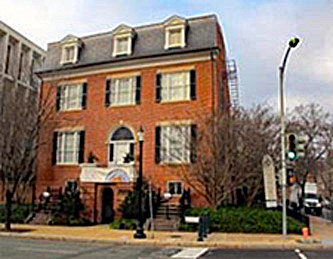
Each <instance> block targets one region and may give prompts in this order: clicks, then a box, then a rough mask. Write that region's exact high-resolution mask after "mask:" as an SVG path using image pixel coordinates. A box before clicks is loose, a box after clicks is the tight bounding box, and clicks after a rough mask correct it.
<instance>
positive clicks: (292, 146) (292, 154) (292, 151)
mask: <svg viewBox="0 0 333 259" xmlns="http://www.w3.org/2000/svg"><path fill="white" fill-rule="evenodd" d="M287 136H288V138H287V141H288V150H287V156H288V159H289V161H294V160H296V159H297V136H296V134H294V133H290V134H288V135H287Z"/></svg>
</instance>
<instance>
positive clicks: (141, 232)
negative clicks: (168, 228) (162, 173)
mask: <svg viewBox="0 0 333 259" xmlns="http://www.w3.org/2000/svg"><path fill="white" fill-rule="evenodd" d="M138 139H139V177H138V179H137V186H136V188H137V191H138V196H139V197H138V199H139V204H138V206H139V224H138V227H137V229H136V233H135V234H134V238H140V239H143V238H146V235H145V233H144V229H143V223H144V222H143V221H144V219H143V215H142V155H143V153H142V149H143V129H142V127H141V128H140V130H139V133H138Z"/></svg>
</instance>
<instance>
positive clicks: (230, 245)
mask: <svg viewBox="0 0 333 259" xmlns="http://www.w3.org/2000/svg"><path fill="white" fill-rule="evenodd" d="M0 237H11V238H20V239H31V240H49V241H60V242H80V243H91V244H101V245H107V244H111V245H116V246H126V245H133V246H139V245H144V246H159V247H206V248H223V249H278V250H285V249H296V248H299V249H328V250H331V249H333V245H324V244H322V243H321V242H320V243H311V242H306V243H305V242H301V241H302V240H295V241H291V242H290V243H253V244H249V243H247V244H244V243H239V242H209V241H203V242H193V241H185V242H184V241H182V242H177V241H174V242H170V241H161V240H153V239H145V240H107V239H84V238H76V237H68V236H49V235H34V236H32V235H26V234H17V233H0Z"/></svg>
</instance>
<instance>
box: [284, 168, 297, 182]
mask: <svg viewBox="0 0 333 259" xmlns="http://www.w3.org/2000/svg"><path fill="white" fill-rule="evenodd" d="M286 177H287V181H286V182H287V185H289V186H291V185H293V184H294V183H295V182H296V175H295V172H294V169H292V168H287V173H286Z"/></svg>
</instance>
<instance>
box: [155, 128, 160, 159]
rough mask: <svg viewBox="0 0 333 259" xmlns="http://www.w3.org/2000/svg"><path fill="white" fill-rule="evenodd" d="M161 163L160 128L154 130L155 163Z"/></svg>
mask: <svg viewBox="0 0 333 259" xmlns="http://www.w3.org/2000/svg"><path fill="white" fill-rule="evenodd" d="M159 162H161V127H156V128H155V163H156V164H158V163H159Z"/></svg>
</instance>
